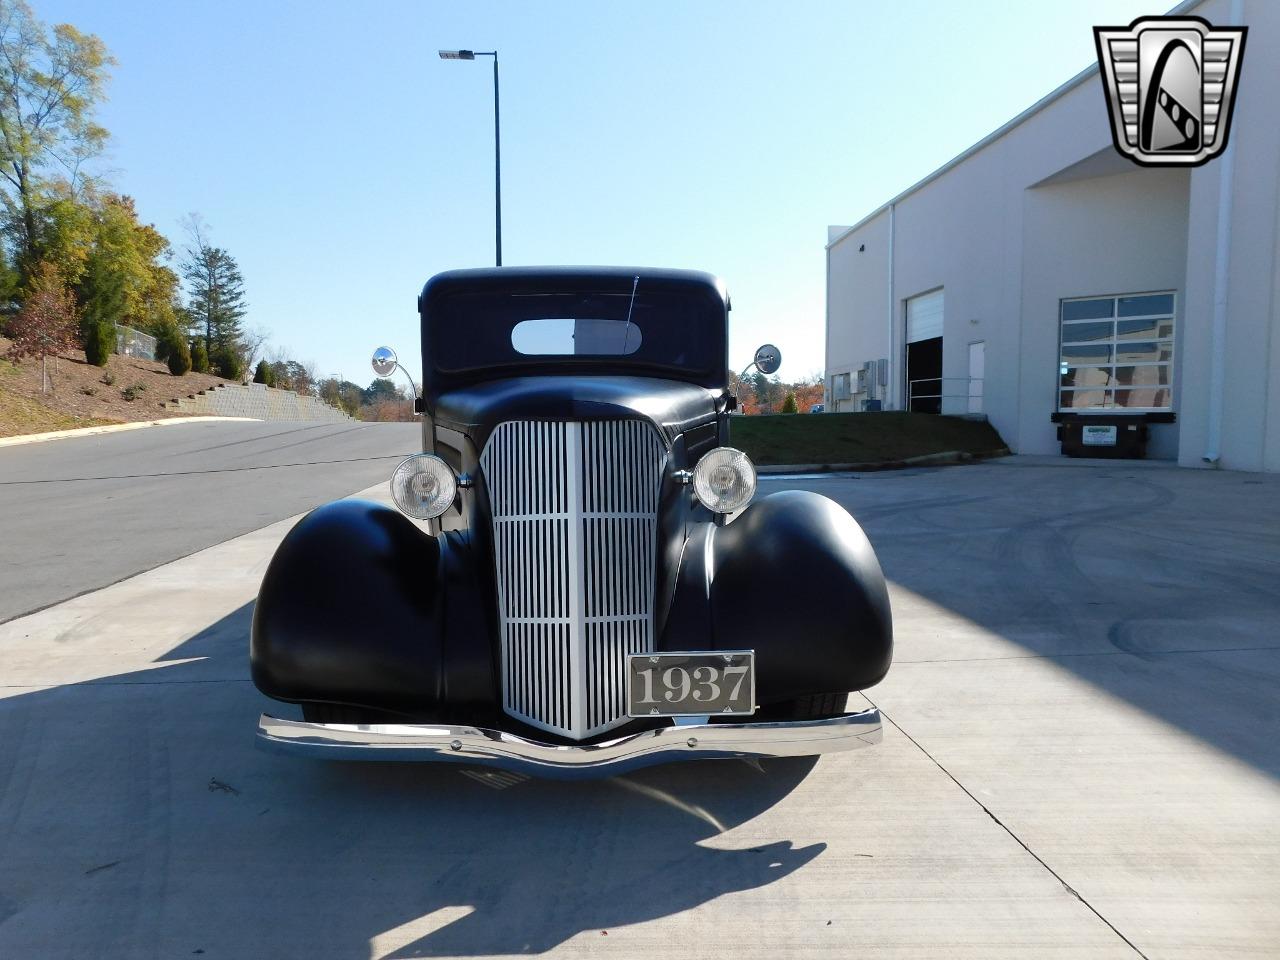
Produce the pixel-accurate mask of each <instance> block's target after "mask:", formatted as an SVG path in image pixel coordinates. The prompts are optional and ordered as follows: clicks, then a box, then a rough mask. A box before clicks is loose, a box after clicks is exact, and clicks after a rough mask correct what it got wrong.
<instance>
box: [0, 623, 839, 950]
mask: <svg viewBox="0 0 1280 960" xmlns="http://www.w3.org/2000/svg"><path fill="white" fill-rule="evenodd" d="M251 615H252V604H248V605H246V606H244V607H242V608H240V609H239V610H237V611H235V612H234V613H232V614H230V615H229V616H227V617H225V618H223V619H222V620H220V621H218V622H217V623H214V624H212V625H210V626H209V627H208V628H206V629H205V630H202V631H201V632H200V633H199V634H197V635H196V636H193V637H192V638H191V639H189V640H187V641H185V642H184V643H182V644H181V645H179V646H178V647H177V648H175V649H174V650H172V651H171V652H170V653H169V654H167V655H166V656H165V657H164V658H162V659H164V660H166V661H170V660H181V659H185V658H193V657H199V658H203V659H199V660H195V661H193V662H187V663H178V664H174V665H171V666H167V667H158V668H156V669H151V670H144V671H138V672H135V673H128V674H122V675H118V676H112V677H105V678H102V679H100V680H95V681H92V682H88V683H81V684H74V685H68V686H63V687H58V688H54V689H50V690H46V691H40V692H33V693H27V694H21V695H18V696H14V697H10V698H7V699H3V700H0V786H2V787H3V794H0V956H13V957H18V956H40V957H42V958H49V957H59V956H68V957H70V956H90V955H92V956H98V957H132V956H135V955H138V956H143V955H146V956H192V955H203V956H205V957H218V956H223V957H226V956H263V957H267V956H269V957H276V958H279V957H295V956H298V957H301V956H306V957H314V956H334V957H365V956H368V955H369V954H370V950H371V944H372V947H373V953H374V955H376V956H383V955H386V956H394V957H418V956H444V955H467V956H480V955H488V954H511V953H539V952H543V951H546V950H549V949H551V948H553V947H555V946H556V945H558V944H560V943H562V942H563V941H565V940H566V939H568V938H570V937H572V936H574V935H575V934H578V933H580V932H583V931H590V932H591V935H592V936H602V937H603V936H608V935H613V936H614V938H615V940H616V939H617V937H618V936H619V935H620V928H624V927H626V926H627V925H630V924H635V923H638V922H640V921H644V920H649V919H652V918H655V917H662V916H667V915H671V914H675V913H679V912H681V911H685V910H689V909H691V908H694V907H697V906H698V905H700V904H703V903H706V902H707V901H710V900H713V899H715V898H717V897H719V896H721V895H723V894H726V893H730V892H733V891H739V890H747V889H751V888H756V887H761V886H764V885H767V884H769V883H772V882H773V881H775V880H778V879H780V878H782V877H785V876H787V875H788V874H790V873H792V872H793V871H795V870H798V869H800V868H801V867H803V866H804V865H805V864H807V863H809V862H810V861H812V860H813V859H814V858H815V857H817V856H819V855H820V854H821V853H822V851H823V850H824V849H825V845H824V844H821V843H815V844H810V845H807V846H803V847H796V846H794V845H793V844H792V843H791V842H789V841H786V840H776V839H775V838H768V839H765V840H763V841H762V842H760V843H758V844H757V845H756V846H753V847H750V848H743V849H719V848H717V847H716V846H715V845H714V838H715V837H716V836H717V834H719V833H721V832H722V831H723V830H725V829H728V828H730V827H734V826H737V825H740V824H742V823H744V822H745V821H748V820H750V819H752V818H753V817H756V816H758V815H759V814H761V813H763V812H764V811H766V810H768V809H769V808H770V807H771V806H772V805H774V804H776V803H777V802H779V801H780V800H781V799H782V798H783V797H785V796H786V795H787V794H788V793H789V792H790V791H791V790H793V789H794V788H795V787H796V786H797V785H798V784H799V783H800V782H801V781H802V780H803V779H804V777H805V776H806V774H807V773H808V772H809V771H810V770H811V769H812V767H813V765H814V762H815V761H814V760H812V759H806V760H796V761H777V762H774V763H767V764H765V765H764V766H763V769H758V768H756V767H753V766H750V765H748V764H746V763H743V762H738V761H719V762H709V763H702V764H697V763H694V764H684V765H676V766H670V767H664V768H653V769H650V770H646V771H641V772H638V773H634V774H631V775H628V776H627V777H624V778H616V779H614V780H607V781H598V782H588V783H577V784H574V783H559V782H550V781H537V780H527V781H526V780H521V779H519V778H517V777H512V776H508V775H505V774H503V775H500V776H496V777H494V776H484V775H477V772H476V771H474V770H472V771H470V772H468V769H467V768H459V767H452V766H438V765H417V764H381V763H378V764H340V763H324V762H314V761H305V760H295V759H291V758H287V757H279V756H275V755H272V754H267V753H263V752H260V751H257V750H255V749H254V746H253V731H254V726H255V721H256V719H257V715H258V713H259V712H260V711H261V710H263V709H264V708H268V707H269V706H271V702H270V701H267V700H266V699H265V698H263V697H261V696H260V695H259V694H258V693H257V692H256V690H255V689H254V688H253V686H252V684H251V683H250V682H249V681H248V678H247V662H246V661H247V656H246V654H247V650H246V646H247V636H248V625H249V621H250V618H251ZM275 707H277V708H278V709H281V710H284V711H288V710H289V709H291V708H288V707H283V706H282V705H275ZM286 715H288V714H287V713H286ZM709 841H710V842H709ZM745 842H749V841H744V840H739V841H738V843H739V844H742V843H745ZM597 931H601V932H599V933H598V932H597ZM660 946H661V945H656V946H655V949H660Z"/></svg>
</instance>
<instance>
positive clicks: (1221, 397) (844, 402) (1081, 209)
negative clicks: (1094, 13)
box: [826, 0, 1280, 471]
mask: <svg viewBox="0 0 1280 960" xmlns="http://www.w3.org/2000/svg"><path fill="white" fill-rule="evenodd" d="M1172 12H1173V13H1175V14H1179V15H1182V14H1185V15H1189V16H1198V17H1203V18H1204V19H1206V20H1208V21H1209V22H1210V23H1211V24H1213V25H1214V26H1226V25H1230V24H1233V23H1234V24H1240V23H1243V24H1245V25H1247V26H1248V28H1249V34H1248V40H1247V44H1246V47H1245V51H1244V58H1243V62H1242V66H1241V73H1240V81H1239V85H1238V93H1237V99H1236V108H1235V114H1234V119H1233V120H1232V123H1231V132H1230V139H1229V141H1228V146H1227V149H1226V152H1225V153H1223V154H1222V155H1221V156H1219V157H1217V158H1216V159H1213V160H1210V161H1209V162H1208V163H1207V164H1205V165H1203V166H1199V167H1194V168H1182V169H1169V168H1149V167H1139V166H1136V165H1135V164H1134V163H1132V162H1131V161H1130V160H1128V159H1126V158H1124V157H1122V156H1120V154H1119V153H1117V151H1116V149H1115V147H1114V146H1113V144H1112V134H1111V127H1110V119H1109V117H1108V113H1107V108H1106V101H1105V99H1104V93H1103V88H1102V81H1101V78H1100V75H1099V70H1098V67H1097V65H1096V64H1095V65H1093V66H1091V67H1090V68H1089V69H1087V70H1085V71H1084V72H1082V73H1081V74H1079V75H1078V76H1076V77H1074V78H1073V79H1071V80H1069V81H1068V82H1067V83H1065V84H1063V85H1062V86H1061V87H1059V88H1058V89H1057V90H1054V91H1053V92H1052V93H1050V94H1049V95H1048V96H1046V97H1045V98H1044V99H1042V100H1040V101H1039V102H1038V103H1036V104H1035V105H1033V106H1032V107H1030V108H1029V109H1028V110H1026V111H1025V112H1023V113H1022V114H1020V115H1019V116H1017V117H1015V118H1014V119H1013V120H1011V121H1009V123H1007V124H1005V125H1004V126H1003V127H1001V128H1000V129H999V130H996V131H995V132H994V133H992V134H991V135H990V136H988V137H986V138H985V139H983V140H982V141H980V142H979V143H977V144H976V145H974V146H973V147H972V148H970V149H969V150H967V151H965V152H964V153H963V154H961V155H960V156H958V157H956V158H955V159H954V160H952V161H951V162H950V163H948V164H946V165H945V166H943V167H942V168H940V169H939V170H937V171H935V172H934V173H932V174H930V175H929V176H928V177H926V178H925V179H924V180H922V181H920V182H919V183H917V184H915V185H914V186H912V187H911V188H910V189H908V190H906V191H905V192H904V193H902V194H899V195H898V196H896V197H894V198H893V199H892V200H890V201H889V202H888V203H886V204H884V206H882V207H880V208H879V209H878V210H875V211H874V212H872V213H871V214H870V215H868V216H867V217H865V218H864V219H862V220H861V221H859V222H858V223H857V224H855V225H854V226H852V227H831V228H829V231H828V244H827V248H826V249H827V322H826V326H827V331H826V381H827V382H826V403H827V410H828V411H856V410H864V409H886V410H901V409H907V408H908V407H912V406H913V407H914V408H915V409H923V410H930V409H934V410H936V409H938V408H940V409H941V412H943V413H964V412H973V413H985V414H986V415H987V416H988V417H989V419H990V420H991V423H992V424H993V425H994V426H995V428H996V429H997V430H998V431H999V432H1000V435H1001V436H1002V437H1003V438H1004V439H1005V441H1006V443H1008V445H1009V447H1010V448H1011V449H1013V450H1014V451H1015V452H1018V453H1036V454H1045V453H1056V452H1058V450H1059V443H1058V433H1057V429H1058V428H1057V425H1056V424H1055V422H1054V419H1055V415H1057V419H1060V418H1061V414H1062V413H1067V414H1069V415H1071V414H1074V415H1095V416H1097V417H1099V418H1103V417H1106V416H1108V415H1112V416H1114V415H1117V414H1130V415H1141V416H1142V417H1143V418H1144V419H1145V420H1146V421H1147V423H1148V430H1149V433H1150V444H1149V447H1148V451H1147V453H1148V456H1151V457H1158V458H1165V459H1170V460H1177V461H1178V462H1179V463H1181V464H1183V465H1186V466H1205V465H1208V464H1217V465H1219V466H1222V467H1225V468H1230V469H1239V470H1268V471H1280V120H1277V117H1280V3H1274V2H1270V0H1207V2H1201V3H1184V4H1182V5H1180V6H1179V7H1177V8H1176V9H1175V10H1174V11H1172ZM1103 327H1106V328H1107V329H1106V330H1103ZM1086 330H1091V331H1093V333H1094V335H1091V336H1084V335H1083V332H1084V331H1086ZM1098 331H1101V334H1099V333H1098Z"/></svg>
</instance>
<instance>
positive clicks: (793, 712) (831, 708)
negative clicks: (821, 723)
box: [778, 694, 849, 719]
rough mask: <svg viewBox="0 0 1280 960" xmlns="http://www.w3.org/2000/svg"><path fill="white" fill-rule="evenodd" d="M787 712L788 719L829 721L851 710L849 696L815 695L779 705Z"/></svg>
mask: <svg viewBox="0 0 1280 960" xmlns="http://www.w3.org/2000/svg"><path fill="white" fill-rule="evenodd" d="M778 707H780V708H782V709H786V710H787V714H788V716H787V719H827V718H829V717H838V716H840V714H842V713H845V712H846V710H847V708H849V694H813V695H812V696H801V698H799V699H796V700H790V701H787V703H783V704H778Z"/></svg>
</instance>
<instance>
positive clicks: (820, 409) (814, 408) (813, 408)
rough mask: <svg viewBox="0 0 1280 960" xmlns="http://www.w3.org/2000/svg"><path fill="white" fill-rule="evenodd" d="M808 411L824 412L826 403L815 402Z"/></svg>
mask: <svg viewBox="0 0 1280 960" xmlns="http://www.w3.org/2000/svg"><path fill="white" fill-rule="evenodd" d="M809 412H810V413H826V412H827V405H826V404H825V403H815V404H814V405H813V406H811V407H810V408H809Z"/></svg>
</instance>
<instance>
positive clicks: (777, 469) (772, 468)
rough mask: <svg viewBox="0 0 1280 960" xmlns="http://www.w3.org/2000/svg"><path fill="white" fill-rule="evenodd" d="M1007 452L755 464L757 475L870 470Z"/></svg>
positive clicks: (952, 461) (934, 464)
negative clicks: (866, 460)
mask: <svg viewBox="0 0 1280 960" xmlns="http://www.w3.org/2000/svg"><path fill="white" fill-rule="evenodd" d="M1007 456H1009V451H1008V449H1007V448H1004V447H1001V448H1000V449H999V450H989V451H986V452H984V453H967V452H965V451H963V450H947V451H945V452H943V453H926V454H923V455H921V456H918V457H907V458H906V459H905V460H876V461H872V462H871V463H777V464H767V465H765V466H757V467H756V473H757V474H759V475H761V476H768V475H769V474H781V473H870V472H872V471H875V470H903V469H906V468H907V467H942V466H948V465H950V464H956V463H969V462H970V461H973V460H990V459H993V458H995V457H1007Z"/></svg>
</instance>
